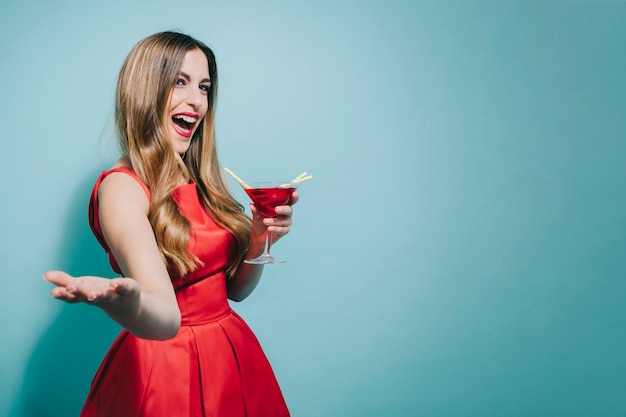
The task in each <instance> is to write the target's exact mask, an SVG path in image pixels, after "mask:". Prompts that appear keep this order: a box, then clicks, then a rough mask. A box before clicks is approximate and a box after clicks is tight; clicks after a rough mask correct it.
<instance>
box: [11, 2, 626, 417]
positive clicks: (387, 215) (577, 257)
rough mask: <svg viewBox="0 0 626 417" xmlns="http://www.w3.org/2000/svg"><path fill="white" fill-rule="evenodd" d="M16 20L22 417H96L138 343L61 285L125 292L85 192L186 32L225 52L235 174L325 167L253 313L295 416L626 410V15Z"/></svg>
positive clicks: (35, 16)
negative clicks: (57, 278)
mask: <svg viewBox="0 0 626 417" xmlns="http://www.w3.org/2000/svg"><path fill="white" fill-rule="evenodd" d="M6 3H7V4H3V5H2V8H1V12H0V32H1V34H2V36H0V54H1V57H2V59H0V76H1V78H0V79H2V80H3V88H2V92H1V94H0V97H1V98H0V121H2V126H3V130H4V134H3V135H2V136H3V139H2V143H3V153H2V155H3V158H2V163H1V164H0V181H1V182H0V184H1V186H2V188H1V191H2V196H3V204H2V205H0V249H2V251H1V253H2V266H3V269H4V279H3V286H2V291H0V326H1V327H0V330H1V332H2V336H3V338H2V342H1V343H2V344H1V353H2V360H0V386H1V387H2V389H1V390H0V415H6V416H9V417H35V416H37V417H42V416H66V415H67V416H69V415H76V414H77V412H78V410H79V409H80V407H81V405H82V402H83V400H84V397H85V395H86V393H87V390H88V385H89V383H90V380H91V377H92V375H93V373H94V372H95V369H96V367H97V366H98V364H99V362H100V360H101V359H102V357H103V355H104V353H105V352H106V350H107V348H108V346H109V344H110V343H111V341H112V339H113V338H114V337H115V334H116V333H117V331H118V328H117V326H116V325H115V324H113V323H111V322H110V321H108V320H107V319H106V318H105V317H104V314H102V313H101V312H100V311H98V310H96V309H93V308H90V307H89V306H68V305H63V304H61V303H59V302H57V301H55V300H52V299H50V297H49V295H48V293H49V290H50V286H49V285H48V284H46V283H45V282H43V281H42V280H41V278H40V277H41V274H42V273H43V272H44V271H46V270H48V269H53V268H61V269H65V270H67V271H69V272H70V273H73V274H76V275H81V274H102V275H106V276H110V275H111V272H110V271H109V269H108V266H107V264H106V259H105V256H104V253H103V252H102V251H101V249H100V248H99V247H98V246H97V244H96V242H95V240H94V239H93V237H92V236H91V233H90V231H89V228H88V225H87V222H86V201H87V199H88V195H89V191H90V187H91V185H92V183H93V181H94V179H95V177H96V176H97V174H98V172H99V171H100V170H102V169H103V168H105V167H107V166H109V165H110V164H111V163H112V161H114V160H115V153H116V151H115V144H114V138H113V135H112V130H111V116H112V109H113V104H112V103H113V90H114V83H115V79H116V76H117V71H118V70H119V68H120V66H121V63H122V61H123V59H124V57H125V56H126V54H127V53H128V52H129V50H130V48H131V47H132V46H133V45H134V44H135V43H136V42H137V41H138V40H139V39H141V38H143V37H144V36H146V35H148V34H151V33H154V32H157V31H161V30H166V29H181V30H183V31H185V32H187V33H190V34H191V35H194V36H196V37H198V38H200V39H202V40H204V41H205V42H207V43H208V44H209V45H210V46H212V47H213V49H214V50H215V52H216V55H217V58H218V67H219V70H220V82H221V84H220V98H219V105H218V128H217V129H218V130H217V134H218V140H219V151H220V154H221V160H222V162H223V164H224V165H227V166H229V167H230V168H232V169H233V170H234V171H235V172H237V173H238V174H239V175H240V176H241V177H243V178H246V179H249V180H252V179H269V178H270V177H271V178H286V179H289V178H292V177H293V176H295V175H297V174H299V173H300V172H301V171H303V170H307V171H309V172H310V173H312V174H313V175H314V176H315V179H314V180H313V181H311V182H308V183H306V184H304V185H303V186H302V188H301V201H300V202H299V203H298V204H297V206H296V209H297V212H296V216H295V222H296V224H295V227H294V229H293V233H292V234H291V235H290V236H289V238H288V239H285V240H283V241H282V242H281V243H280V244H279V245H277V246H276V247H275V252H276V253H279V254H280V255H282V256H284V257H286V258H287V259H288V260H289V262H288V263H287V264H285V265H280V266H271V267H268V268H267V269H266V274H265V278H264V281H263V282H262V284H261V286H260V287H259V288H258V290H257V291H256V293H255V294H253V295H252V296H251V297H250V298H249V299H248V300H246V301H245V302H243V303H239V304H235V305H234V307H235V308H236V310H238V311H239V312H240V313H241V314H242V315H243V316H244V317H245V318H246V319H247V321H248V322H249V324H250V325H251V326H252V327H253V329H255V331H256V333H257V335H258V336H259V338H260V340H261V342H262V344H263V345H264V347H265V349H266V352H267V354H268V356H269V357H270V360H271V361H272V363H273V365H274V368H275V371H276V373H277V376H278V378H279V380H280V382H281V384H282V386H283V389H284V393H285V396H286V398H287V401H288V403H289V405H290V407H291V409H292V412H293V415H294V416H313V417H324V416H359V417H366V416H387V415H393V416H414V415H427V416H442V417H443V416H445V417H447V416H459V417H462V416H463V417H465V416H481V417H486V416H494V417H495V416H568V417H571V416H594V417H597V416H618V415H619V416H623V415H626V396H625V395H624V393H625V392H626V361H624V352H625V351H626V333H625V331H624V330H625V329H626V314H625V313H626V307H625V303H624V299H625V298H624V297H625V296H626V280H625V279H624V278H626V267H625V265H624V260H623V259H624V252H625V249H626V217H625V216H626V187H625V185H626V184H625V182H626V164H624V161H623V160H624V155H625V152H626V140H625V138H626V135H625V133H626V122H625V117H624V109H625V108H626V80H625V76H626V55H625V53H624V39H626V25H625V24H624V22H626V3H623V2H595V1H589V2H566V1H561V2H490V3H485V2H456V3H455V2H435V1H433V2H412V1H344V2H334V1H319V2H299V3H298V4H297V5H296V4H294V2H289V1H267V2H260V1H259V2H253V1H250V2H209V1H199V0H196V1H193V0H190V1H187V2H182V3H181V2H179V3H176V2H171V1H168V2H166V1H120V0H110V1H106V2H99V3H97V4H95V3H94V4H93V5H92V4H90V3H89V2H78V1H75V2H71V1H67V0H58V1H55V2H43V1H40V2H36V1H28V0H27V1H23V2H12V3H8V2H6ZM234 185H235V184H233V186H234ZM235 191H237V192H238V190H235ZM238 196H239V198H240V200H241V201H242V202H246V201H247V200H246V198H245V196H243V195H241V194H238Z"/></svg>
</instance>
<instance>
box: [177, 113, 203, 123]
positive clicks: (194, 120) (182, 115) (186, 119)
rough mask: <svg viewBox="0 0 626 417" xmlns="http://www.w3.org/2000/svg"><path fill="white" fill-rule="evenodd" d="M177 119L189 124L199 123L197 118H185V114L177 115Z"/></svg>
mask: <svg viewBox="0 0 626 417" xmlns="http://www.w3.org/2000/svg"><path fill="white" fill-rule="evenodd" d="M174 118H175V119H181V120H183V121H184V122H187V123H195V122H197V121H198V118H197V117H191V116H185V115H184V114H177V115H175V116H174Z"/></svg>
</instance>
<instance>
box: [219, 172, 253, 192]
mask: <svg viewBox="0 0 626 417" xmlns="http://www.w3.org/2000/svg"><path fill="white" fill-rule="evenodd" d="M224 171H226V173H227V174H228V175H230V176H231V177H233V178H234V179H235V181H237V182H238V183H239V184H240V185H241V186H242V187H243V188H250V186H249V185H248V184H246V183H245V182H243V180H242V179H241V178H239V177H238V176H236V175H235V173H234V172H233V171H231V170H230V169H228V168H226V167H224Z"/></svg>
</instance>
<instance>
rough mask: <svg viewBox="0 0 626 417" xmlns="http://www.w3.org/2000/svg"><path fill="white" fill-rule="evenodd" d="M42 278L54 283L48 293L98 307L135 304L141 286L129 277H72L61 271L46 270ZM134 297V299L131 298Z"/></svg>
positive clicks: (69, 300)
mask: <svg viewBox="0 0 626 417" xmlns="http://www.w3.org/2000/svg"><path fill="white" fill-rule="evenodd" d="M43 279H44V280H46V281H48V282H51V283H52V284H54V285H56V288H54V289H53V290H52V291H51V292H50V295H51V296H52V297H53V298H56V299H59V300H62V301H65V302H68V303H87V304H92V305H97V306H99V307H104V306H107V307H114V306H115V305H116V304H119V305H120V306H121V305H122V304H124V305H132V304H136V303H134V302H133V301H135V302H138V301H139V296H140V294H141V288H140V287H139V284H138V283H137V281H135V280H134V279H130V278H113V279H108V278H101V277H93V276H83V277H76V278H74V277H72V276H71V275H69V274H67V273H65V272H62V271H48V272H46V273H45V274H43ZM133 298H134V300H133Z"/></svg>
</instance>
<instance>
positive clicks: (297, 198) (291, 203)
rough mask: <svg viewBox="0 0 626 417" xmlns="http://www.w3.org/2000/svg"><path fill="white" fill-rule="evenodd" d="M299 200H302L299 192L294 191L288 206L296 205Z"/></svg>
mask: <svg viewBox="0 0 626 417" xmlns="http://www.w3.org/2000/svg"><path fill="white" fill-rule="evenodd" d="M298 200H300V196H299V195H298V192H297V191H294V192H293V193H292V194H291V197H290V198H289V201H287V204H288V205H290V206H292V205H294V204H296V203H297V202H298Z"/></svg>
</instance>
